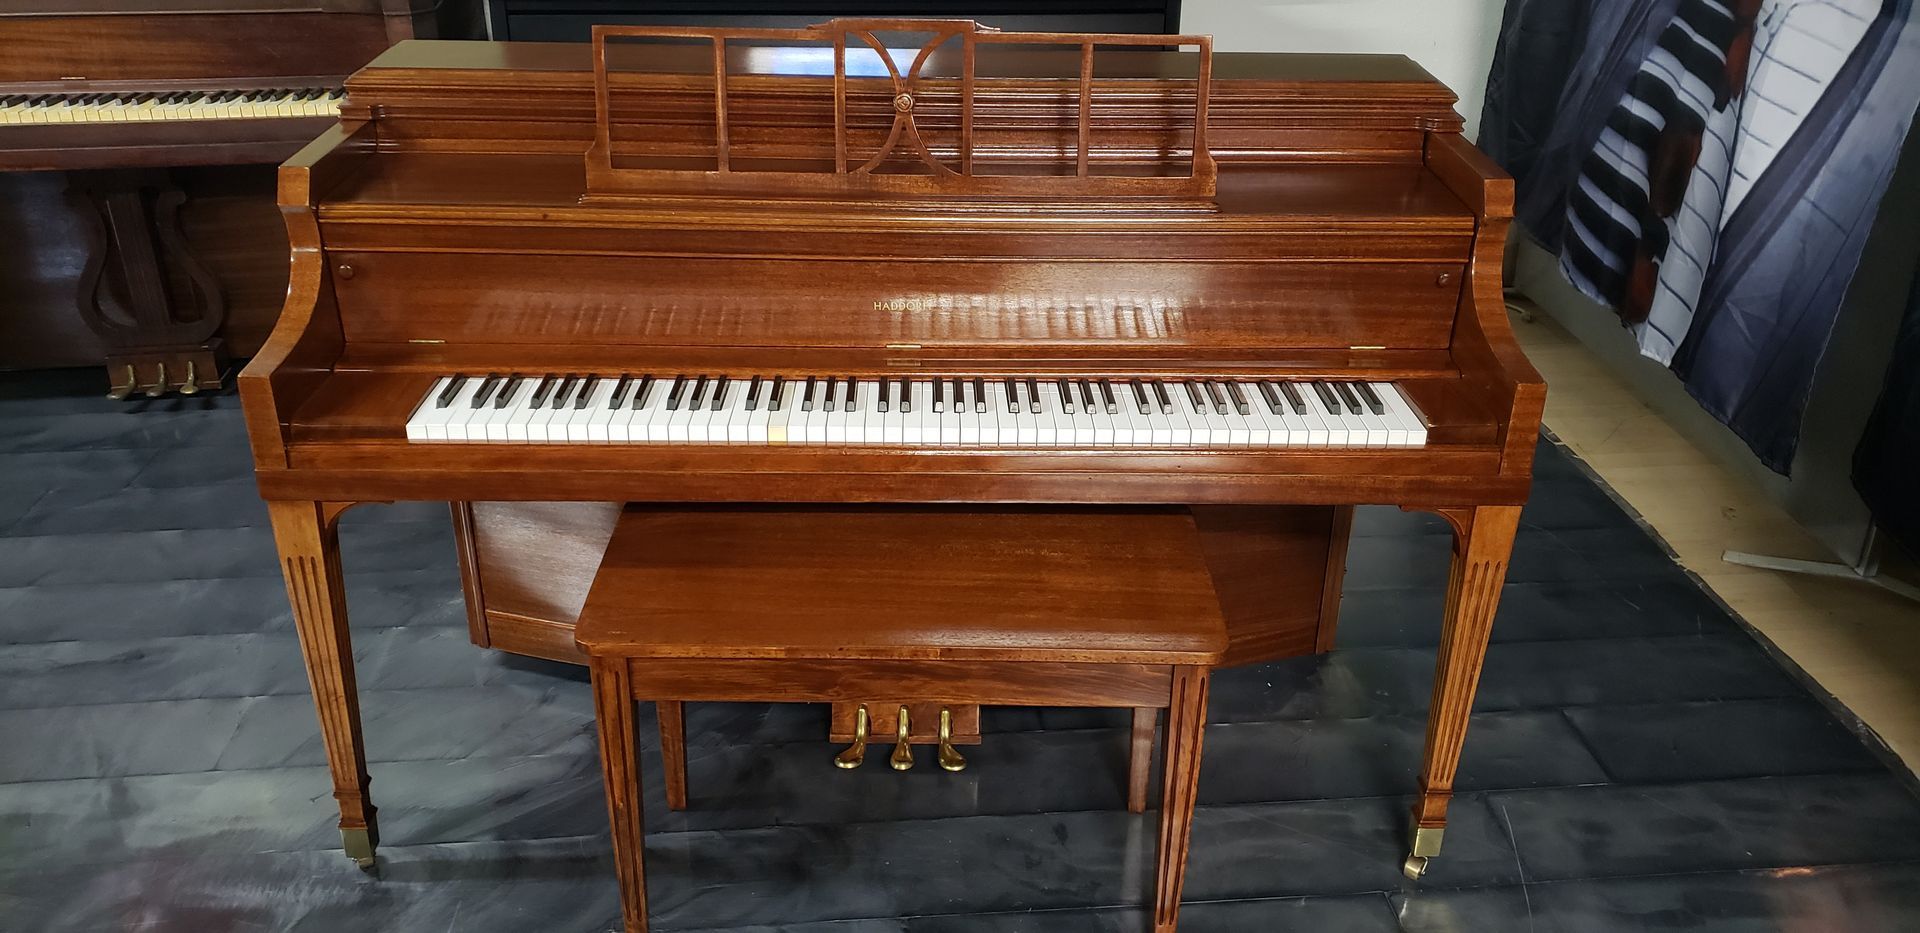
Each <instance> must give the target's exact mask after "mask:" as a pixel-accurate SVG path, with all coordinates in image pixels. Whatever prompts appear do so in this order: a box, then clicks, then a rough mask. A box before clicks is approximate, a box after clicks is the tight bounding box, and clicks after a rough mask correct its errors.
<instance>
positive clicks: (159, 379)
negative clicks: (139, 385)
mask: <svg viewBox="0 0 1920 933" xmlns="http://www.w3.org/2000/svg"><path fill="white" fill-rule="evenodd" d="M159 369H160V371H159V372H158V373H155V374H154V377H153V385H150V386H147V390H146V391H147V397H148V398H159V397H160V396H162V395H165V394H167V388H168V386H167V364H165V363H161V364H159Z"/></svg>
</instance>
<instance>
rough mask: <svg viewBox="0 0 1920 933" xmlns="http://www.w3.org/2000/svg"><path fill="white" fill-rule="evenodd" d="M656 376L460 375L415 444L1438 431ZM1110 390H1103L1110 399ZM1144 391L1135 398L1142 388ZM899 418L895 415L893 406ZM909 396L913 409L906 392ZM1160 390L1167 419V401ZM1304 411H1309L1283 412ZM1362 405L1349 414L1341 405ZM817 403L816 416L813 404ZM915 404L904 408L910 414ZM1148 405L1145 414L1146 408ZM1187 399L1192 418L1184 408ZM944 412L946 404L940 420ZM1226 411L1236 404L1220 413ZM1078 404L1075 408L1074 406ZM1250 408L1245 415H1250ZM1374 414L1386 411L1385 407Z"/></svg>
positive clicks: (1382, 403) (1345, 393) (421, 409)
mask: <svg viewBox="0 0 1920 933" xmlns="http://www.w3.org/2000/svg"><path fill="white" fill-rule="evenodd" d="M657 378H658V377H656V376H654V375H652V374H642V373H621V374H606V375H603V376H599V377H595V376H592V375H580V374H558V373H555V374H542V375H531V374H493V375H489V376H487V377H484V378H481V377H472V376H462V375H449V376H444V377H441V378H439V379H436V380H435V381H434V382H433V384H432V385H431V386H430V387H429V388H428V389H427V391H426V393H425V394H424V395H422V396H421V398H420V401H419V404H418V405H417V406H416V407H415V409H414V412H413V415H412V417H410V418H409V419H408V421H407V425H406V435H407V439H408V440H409V441H414V442H424V443H433V442H454V443H482V444H689V445H712V444H746V445H803V446H815V447H842V446H860V447H906V448H923V447H924V448H934V447H953V448H963V449H987V448H1010V447H1036V448H1072V449H1101V448H1111V449H1146V448H1195V447H1198V448H1228V449H1232V448H1276V447H1294V448H1297V447H1330V448H1331V447H1341V448H1351V447H1381V448H1385V447H1422V446H1425V445H1426V423H1425V422H1424V421H1423V420H1422V418H1421V416H1420V415H1419V413H1418V412H1417V411H1416V410H1415V409H1414V407H1413V406H1412V405H1411V404H1410V403H1409V402H1408V401H1407V398H1406V396H1405V395H1404V394H1403V393H1402V392H1401V391H1400V389H1399V388H1398V387H1396V386H1395V385H1394V384H1392V383H1389V382H1376V383H1321V382H1307V383H1305V385H1306V386H1307V387H1308V388H1309V390H1310V391H1308V392H1306V393H1304V394H1299V393H1297V391H1295V392H1289V391H1287V390H1288V389H1290V388H1291V387H1292V386H1293V385H1296V384H1297V383H1287V382H1276V381H1271V380H1268V381H1260V380H1245V379H1238V380H1209V381H1199V380H1194V381H1182V380H1168V381H1170V382H1171V383H1172V385H1171V387H1170V388H1168V387H1163V384H1162V383H1161V382H1155V383H1154V388H1153V389H1152V390H1149V388H1148V387H1147V384H1146V383H1145V382H1142V381H1137V380H1123V382H1122V385H1121V392H1123V393H1125V395H1126V403H1125V404H1117V405H1115V406H1114V407H1113V408H1111V409H1108V408H1107V407H1106V406H1104V405H1102V404H1095V405H1092V406H1088V405H1085V404H1079V403H1078V401H1079V400H1076V399H1075V398H1074V395H1073V387H1072V385H1071V384H1068V388H1067V389H1066V390H1065V391H1064V394H1063V390H1062V389H1061V385H1062V382H1063V380H1057V379H1053V378H1039V377H1033V378H1018V377H1016V378H1008V379H992V380H968V379H952V378H946V377H942V378H937V379H912V380H904V381H902V380H891V379H875V378H869V377H859V376H850V377H849V376H828V377H824V378H809V379H807V380H806V382H805V383H803V384H802V385H807V386H811V388H810V389H802V390H801V392H800V395H801V398H802V399H803V401H802V403H801V404H799V405H790V404H789V405H775V404H773V399H772V395H773V390H774V388H775V387H776V381H775V379H774V377H771V376H753V377H749V378H727V377H718V376H692V377H686V378H682V379H679V380H676V381H677V382H679V383H680V386H679V389H680V391H679V392H678V393H674V392H669V393H665V394H662V393H657V392H656V393H646V392H642V391H633V392H632V393H631V395H632V401H631V402H630V403H628V404H624V405H623V404H621V402H622V401H623V400H624V397H625V395H626V394H627V392H628V391H629V389H630V388H631V387H645V386H650V385H652V384H653V382H654V381H655V380H656V379H657ZM1109 384H1110V382H1109V381H1108V380H1101V381H1100V385H1101V387H1102V388H1103V389H1104V388H1105V387H1107V386H1108V385H1109ZM1136 386H1138V388H1137V389H1136ZM883 390H884V391H885V392H887V393H888V394H890V395H892V396H893V398H894V399H895V400H896V402H895V404H890V405H882V404H880V401H881V393H882V391H883ZM903 390H904V391H905V393H906V395H905V396H902V395H901V394H900V393H901V392H902V391H903ZM1161 391H1165V392H1166V396H1165V397H1166V398H1167V400H1168V404H1166V405H1157V404H1154V402H1155V401H1156V400H1157V398H1158V397H1159V395H1160V392H1161ZM1296 396H1298V397H1301V398H1302V399H1303V400H1306V401H1307V402H1308V404H1307V406H1306V409H1305V410H1304V411H1303V410H1300V409H1296V408H1294V407H1292V406H1289V405H1287V404H1285V403H1284V400H1285V399H1290V398H1293V397H1296ZM1349 396H1350V397H1353V398H1355V399H1356V400H1358V399H1364V400H1365V401H1364V402H1363V403H1362V404H1361V405H1358V406H1354V407H1348V406H1346V405H1343V404H1342V403H1341V402H1342V399H1343V398H1344V397H1349ZM808 398H811V399H812V400H813V401H814V402H815V404H812V405H808V404H806V403H805V401H804V400H805V399H808ZM902 398H904V399H905V400H906V403H905V404H902V403H900V401H899V400H901V399H902ZM1141 398H1145V399H1147V403H1146V404H1144V405H1142V404H1140V403H1139V400H1140V399H1141ZM1176 398H1186V399H1191V400H1194V403H1193V404H1188V405H1183V404H1177V403H1174V401H1173V400H1174V399H1176ZM935 399H939V404H938V407H937V408H936V405H935ZM1215 399H1218V400H1221V401H1224V402H1226V404H1225V405H1216V404H1213V402H1214V400H1215ZM1070 402H1073V404H1070ZM1243 402H1244V404H1242V403H1243ZM1375 402H1377V403H1378V405H1377V407H1375V406H1374V405H1373V403H1375Z"/></svg>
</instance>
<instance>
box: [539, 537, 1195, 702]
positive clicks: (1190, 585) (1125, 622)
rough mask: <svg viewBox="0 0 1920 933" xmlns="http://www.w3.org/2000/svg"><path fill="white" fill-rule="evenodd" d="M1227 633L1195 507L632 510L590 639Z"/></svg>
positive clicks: (612, 642)
mask: <svg viewBox="0 0 1920 933" xmlns="http://www.w3.org/2000/svg"><path fill="white" fill-rule="evenodd" d="M882 556H883V559H879V558H882ZM596 605H600V606H612V607H617V611H618V613H619V615H618V617H615V618H607V617H605V616H604V615H598V616H597V615H596V614H595V608H594V607H595V606H596ZM1136 618H1150V619H1155V620H1163V621H1160V622H1159V624H1158V625H1157V626H1156V627H1155V628H1153V629H1152V630H1150V631H1148V630H1141V629H1139V628H1137V627H1134V626H1133V625H1132V624H1131V623H1132V622H1133V620H1134V619H1136ZM1224 625H1225V622H1224V620H1223V619H1222V618H1221V616H1220V609H1219V605H1218V603H1217V602H1216V600H1215V598H1214V593H1213V580H1212V578H1211V577H1210V576H1209V575H1208V574H1207V567H1206V562H1205V560H1204V559H1203V558H1202V557H1201V555H1200V534H1199V531H1198V530H1197V529H1196V528H1195V527H1194V524H1193V518H1192V516H1190V515H1188V514H1187V513H1186V511H1185V510H1183V509H1139V510H1125V511H1107V510H1099V511H1095V510H1075V511H1069V512H1056V511H1051V510H1003V509H974V508H969V509H945V508H924V507H923V508H888V509H868V508H822V507H796V508H789V509H767V508H754V507H747V508H740V509H732V508H722V507H712V508H704V509H688V508H664V507H662V508H655V507H650V506H629V507H628V508H627V511H626V514H625V515H624V516H623V517H622V518H621V521H620V524H619V526H618V527H617V528H616V529H615V531H614V534H613V540H612V542H611V543H610V544H608V545H607V551H606V556H605V557H604V558H603V559H602V560H601V562H600V570H599V573H598V575H597V576H596V577H595V579H594V583H593V588H592V590H590V591H589V593H588V595H587V604H586V608H585V609H584V610H583V611H582V613H581V616H580V625H579V627H578V629H577V630H576V631H575V634H574V637H575V639H576V640H577V641H579V643H580V645H581V647H583V648H585V649H587V651H588V653H590V654H591V653H593V652H596V651H599V652H615V651H617V652H618V653H620V654H622V655H624V656H627V657H633V658H683V657H686V658H699V657H725V658H777V657H781V656H782V655H783V654H787V653H791V654H794V655H797V656H804V657H809V658H846V659H868V660H879V659H908V658H911V659H941V660H948V659H952V660H974V661H995V660H1007V659H1019V658H1025V657H1026V656H1027V655H1028V654H1029V653H1031V652H1036V651H1044V652H1046V654H1047V656H1048V657H1049V658H1052V659H1055V660H1061V661H1082V662H1087V663H1113V664H1130V663H1135V662H1140V661H1144V660H1146V659H1148V658H1152V659H1154V660H1156V661H1160V662H1162V663H1180V664H1194V663H1201V661H1200V660H1199V659H1201V658H1205V659H1207V661H1206V663H1211V662H1212V660H1213V659H1215V658H1217V657H1218V656H1219V654H1220V652H1221V650H1222V649H1224V648H1225V645H1224V644H1223V643H1222V637H1221V635H1220V633H1221V631H1222V630H1223V627H1224Z"/></svg>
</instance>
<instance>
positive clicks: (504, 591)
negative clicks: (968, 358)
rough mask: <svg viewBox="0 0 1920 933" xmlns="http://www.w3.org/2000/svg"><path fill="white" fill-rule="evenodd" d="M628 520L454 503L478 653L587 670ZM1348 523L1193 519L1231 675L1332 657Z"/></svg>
mask: <svg viewBox="0 0 1920 933" xmlns="http://www.w3.org/2000/svg"><path fill="white" fill-rule="evenodd" d="M620 510H621V503H617V502H472V503H464V502H461V503H454V505H453V512H454V519H455V521H454V530H455V540H456V547H457V548H458V550H459V553H460V559H461V571H462V573H461V586H462V590H463V592H464V595H465V597H466V603H467V614H468V622H469V627H470V631H471V634H472V637H473V642H474V644H476V645H479V646H481V647H491V648H497V649H500V650H503V651H507V652H511V653H514V654H522V655H530V656H533V657H540V658H547V659H550V660H556V661H566V662H571V663H576V664H584V663H586V657H585V655H584V654H582V653H581V652H580V651H579V649H578V648H577V647H575V645H574V643H573V626H574V623H575V622H576V621H577V620H578V619H579V617H580V610H581V607H582V606H584V605H585V603H586V599H587V590H588V589H589V587H591V586H592V584H593V577H594V574H595V572H596V571H597V570H598V569H599V566H600V557H601V554H603V553H604V552H605V551H606V547H607V542H608V541H609V540H610V539H611V538H612V536H613V528H614V524H615V523H616V522H617V521H618V520H619V517H620ZM1351 516H1352V509H1351V508H1350V507H1346V506H1250V507H1245V506H1199V507H1195V508H1194V518H1195V521H1196V523H1197V525H1198V527H1199V529H1200V540H1201V548H1202V550H1203V552H1204V556H1205V559H1206V561H1207V567H1208V570H1209V571H1210V572H1211V573H1212V575H1213V579H1214V587H1215V590H1216V592H1217V593H1218V594H1219V597H1220V602H1221V610H1222V612H1223V614H1224V615H1225V616H1226V620H1227V638H1228V648H1227V658H1226V664H1227V665H1229V666H1238V665H1243V664H1259V663H1264V662H1266V661H1271V660H1276V659H1279V658H1288V657H1296V656H1299V655H1305V654H1313V653H1315V652H1316V651H1324V650H1326V649H1328V648H1330V647H1331V646H1332V644H1333V632H1334V628H1335V625H1336V623H1337V616H1338V610H1339V600H1340V585H1341V579H1342V574H1343V573H1344V570H1345V563H1346V550H1347V532H1348V529H1349V527H1350V525H1351Z"/></svg>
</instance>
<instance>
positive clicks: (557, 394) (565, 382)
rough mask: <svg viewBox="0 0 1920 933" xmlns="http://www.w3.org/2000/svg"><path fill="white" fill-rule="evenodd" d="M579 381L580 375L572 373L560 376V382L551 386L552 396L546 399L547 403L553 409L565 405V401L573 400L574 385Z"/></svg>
mask: <svg viewBox="0 0 1920 933" xmlns="http://www.w3.org/2000/svg"><path fill="white" fill-rule="evenodd" d="M579 383H580V377H579V376H576V375H573V374H572V373H568V374H567V375H565V376H562V377H560V384H559V385H556V386H554V387H553V396H552V398H550V399H548V400H547V402H548V405H550V406H551V407H552V408H553V409H554V410H555V411H558V410H560V409H562V408H565V407H567V403H568V402H569V401H572V400H573V389H574V386H576V385H578V384H579Z"/></svg>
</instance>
